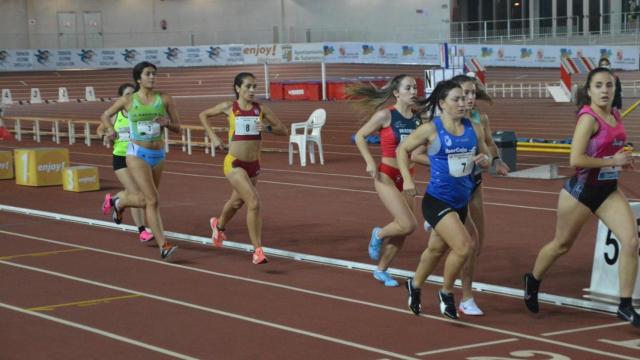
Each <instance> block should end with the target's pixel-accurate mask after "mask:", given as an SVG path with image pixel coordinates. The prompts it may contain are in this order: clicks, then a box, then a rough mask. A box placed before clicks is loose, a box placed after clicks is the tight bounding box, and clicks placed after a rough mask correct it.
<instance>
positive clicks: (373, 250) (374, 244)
mask: <svg viewBox="0 0 640 360" xmlns="http://www.w3.org/2000/svg"><path fill="white" fill-rule="evenodd" d="M380 230H382V228H379V227H374V228H373V230H372V231H371V240H370V241H369V257H370V258H371V260H379V259H380V250H381V248H382V239H380V238H379V237H378V234H379V233H380Z"/></svg>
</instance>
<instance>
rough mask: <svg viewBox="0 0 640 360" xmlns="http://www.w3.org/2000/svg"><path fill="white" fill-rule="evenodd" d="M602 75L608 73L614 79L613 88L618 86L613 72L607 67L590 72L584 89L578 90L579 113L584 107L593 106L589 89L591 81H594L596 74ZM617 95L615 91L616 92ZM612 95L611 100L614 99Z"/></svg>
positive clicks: (583, 86)
mask: <svg viewBox="0 0 640 360" xmlns="http://www.w3.org/2000/svg"><path fill="white" fill-rule="evenodd" d="M600 73H607V74H609V75H610V76H611V78H613V79H614V80H613V86H614V87H615V86H616V82H615V76H614V75H613V72H612V71H611V70H609V69H607V68H605V67H597V68H595V69H593V70H591V71H590V72H589V75H587V80H585V82H584V85H582V87H581V88H580V90H578V95H577V96H576V98H577V99H576V104H577V105H578V111H580V109H581V108H582V107H583V106H584V105H591V97H590V96H589V87H591V80H593V77H594V76H595V75H596V74H600ZM614 94H615V91H614ZM614 94H611V95H612V96H611V98H613V95H614Z"/></svg>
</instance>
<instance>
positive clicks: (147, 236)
mask: <svg viewBox="0 0 640 360" xmlns="http://www.w3.org/2000/svg"><path fill="white" fill-rule="evenodd" d="M153 239H154V236H153V233H152V232H151V230H149V229H144V230H143V231H142V232H141V233H140V242H147V241H151V240H153Z"/></svg>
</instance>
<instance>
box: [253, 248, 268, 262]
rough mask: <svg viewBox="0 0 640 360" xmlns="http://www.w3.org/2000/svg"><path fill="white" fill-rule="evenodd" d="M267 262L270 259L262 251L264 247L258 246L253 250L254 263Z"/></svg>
mask: <svg viewBox="0 0 640 360" xmlns="http://www.w3.org/2000/svg"><path fill="white" fill-rule="evenodd" d="M267 262H269V259H267V257H266V256H264V251H262V248H261V247H259V248H256V250H255V251H254V252H253V263H254V264H256V265H258V264H266V263H267Z"/></svg>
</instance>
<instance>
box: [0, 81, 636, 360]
mask: <svg viewBox="0 0 640 360" xmlns="http://www.w3.org/2000/svg"><path fill="white" fill-rule="evenodd" d="M228 82H229V78H227V79H225V84H226V83H228ZM214 101H216V102H217V101H218V99H207V100H203V99H200V100H198V99H196V100H193V99H181V100H179V106H180V113H181V115H182V117H183V119H184V122H187V123H188V122H194V120H195V118H194V117H193V116H194V115H195V114H197V112H199V111H200V110H201V109H202V108H204V107H205V106H208V105H210V104H212V103H214ZM105 105H106V104H67V105H60V104H58V105H42V106H29V107H27V106H24V107H17V106H16V107H12V108H11V112H13V113H14V114H16V113H21V114H27V113H28V114H30V115H31V114H41V115H42V114H45V113H48V114H49V115H54V114H55V116H61V115H63V114H64V115H69V116H73V117H76V116H77V117H79V118H87V117H92V118H96V116H97V115H98V114H99V113H100V111H102V109H104V106H105ZM270 105H271V106H272V107H273V108H274V110H275V112H276V113H277V114H278V115H279V116H280V117H281V118H282V119H283V120H284V121H285V122H286V123H287V124H288V123H290V122H292V121H301V120H303V119H304V118H306V116H307V114H309V113H310V112H311V110H313V109H314V108H316V107H320V106H322V107H325V108H326V109H327V110H328V113H329V117H328V123H327V126H326V128H325V130H323V131H324V132H325V134H324V135H323V136H325V138H324V139H323V140H324V143H325V160H326V165H324V166H320V165H310V166H307V167H306V168H300V167H299V166H297V165H296V164H294V166H289V165H288V164H287V159H286V157H287V154H286V153H266V154H265V155H264V156H263V173H262V174H261V176H260V183H259V190H260V195H261V198H262V201H263V207H262V209H263V215H264V231H263V233H264V243H265V246H268V247H272V248H279V249H286V250H290V251H296V252H302V253H308V254H315V255H322V256H328V257H333V258H340V259H347V260H353V261H359V262H370V261H369V260H368V258H367V256H366V245H367V242H368V237H369V231H370V229H371V227H372V226H374V225H376V224H382V223H385V222H386V221H388V220H389V215H388V214H387V213H386V211H385V209H384V208H383V206H382V204H381V203H380V201H379V199H378V197H377V195H376V194H375V193H374V191H373V186H372V185H373V184H372V182H371V180H370V179H369V178H367V177H366V176H365V175H366V174H365V173H364V165H363V163H362V160H361V159H360V157H359V156H358V155H357V150H356V149H355V147H354V146H353V145H351V144H350V143H349V139H350V136H351V134H352V133H353V132H355V129H356V128H357V120H356V118H357V115H356V114H354V112H353V111H352V110H351V109H350V108H349V107H348V106H347V105H345V104H344V103H305V102H301V103H288V102H274V103H271V104H270ZM486 108H487V110H488V111H489V114H490V116H491V119H492V123H493V127H494V129H515V130H516V131H517V133H518V135H519V136H530V137H547V138H561V137H564V136H567V135H569V134H570V131H571V128H572V125H573V120H572V113H573V111H574V109H573V108H572V107H569V106H557V105H554V104H552V103H550V102H549V101H533V102H532V101H516V102H514V101H502V100H501V101H498V102H497V104H496V105H494V106H493V107H486ZM70 112H73V113H70ZM637 117H638V115H634V117H633V118H631V119H634V118H635V119H637ZM220 124H222V122H220ZM626 126H627V129H628V130H629V132H630V134H631V136H632V141H633V138H634V137H635V138H637V137H638V136H639V135H640V132H639V131H638V127H637V125H635V124H634V121H633V120H631V121H628V122H627V125H626ZM525 134H527V135H525ZM528 134H530V135H528ZM636 141H638V139H636ZM45 144H46V146H50V145H52V143H50V142H49V140H45V143H44V144H41V145H45ZM35 145H36V144H33V143H32V142H30V141H25V142H22V143H15V142H9V143H7V142H5V143H0V149H3V150H4V149H12V148H15V147H28V146H35ZM265 146H267V147H281V148H284V147H285V146H286V139H283V138H277V137H275V136H273V137H267V138H266V139H265ZM69 148H70V151H71V160H72V163H74V164H93V165H95V166H98V167H99V168H100V177H101V182H102V190H103V191H102V192H96V193H81V194H76V193H68V192H64V191H62V190H61V189H60V188H59V187H48V188H29V187H21V186H17V185H15V184H14V183H13V181H12V180H5V181H2V182H1V183H0V184H1V186H0V199H1V200H0V203H2V204H5V205H13V206H20V207H26V208H35V209H41V210H46V211H51V212H59V213H64V214H71V215H77V216H82V217H89V218H96V219H103V217H102V216H101V214H100V213H99V209H98V208H99V204H100V203H101V199H102V196H103V194H104V192H105V191H115V190H116V189H117V188H118V183H117V181H116V179H115V177H114V175H113V172H112V171H111V165H110V163H111V158H110V155H109V153H108V150H106V149H104V148H102V147H99V146H95V145H94V146H93V147H91V148H88V147H85V146H84V145H78V144H76V145H73V146H70V147H69ZM519 161H520V163H521V164H524V165H523V166H526V164H530V165H532V164H548V163H552V162H553V163H558V164H560V165H562V166H565V167H563V168H561V170H562V172H564V173H567V172H568V171H569V169H567V168H566V165H567V161H566V156H549V155H546V156H540V155H525V154H521V156H520V157H519ZM221 164H222V156H217V157H215V158H211V157H209V156H208V155H205V154H203V153H201V152H196V153H195V154H194V155H193V156H188V155H186V154H184V153H182V152H180V151H179V150H178V149H172V150H171V152H170V153H169V160H168V164H167V168H166V172H165V174H164V176H163V179H162V185H161V188H160V191H161V206H162V214H163V219H164V223H165V226H166V229H167V230H170V231H176V232H181V233H189V234H194V235H200V236H208V235H209V233H210V230H209V227H208V222H207V220H208V218H209V217H210V216H212V215H214V214H217V213H218V212H219V211H220V209H221V206H222V204H223V202H224V201H225V200H226V198H227V197H228V195H229V192H230V186H229V185H228V182H227V181H226V179H224V177H223V175H222V167H221ZM426 177H427V176H426V169H420V171H419V172H418V174H417V179H420V180H424V179H426ZM638 180H639V179H638V174H637V172H632V173H626V174H625V175H624V178H623V180H622V182H621V188H622V189H623V191H624V192H625V193H626V194H627V196H628V197H630V198H634V199H638V198H640V193H639V191H638V189H637V186H636V184H637V183H638ZM561 183H562V182H561V181H560V180H557V181H543V180H539V181H532V180H515V179H503V178H492V177H488V176H487V177H485V185H484V191H485V201H486V212H487V215H488V216H487V217H488V219H487V240H486V246H485V248H484V249H483V253H482V255H481V257H480V259H479V265H478V276H477V279H476V280H477V281H480V282H485V283H491V284H497V285H503V286H509V287H514V288H520V286H521V275H522V274H523V273H524V272H526V271H528V270H529V269H530V268H531V266H532V264H533V260H534V256H535V254H536V253H537V251H538V249H539V248H540V246H541V245H542V244H543V243H545V242H546V241H548V240H549V239H550V237H551V236H552V235H553V226H554V222H555V205H556V201H557V193H558V191H559V189H560V188H561ZM424 184H425V183H424V181H421V182H420V183H419V185H420V186H422V187H424ZM127 220H129V219H126V220H125V221H127ZM227 234H228V236H229V238H230V240H232V241H237V242H244V243H248V234H247V231H246V228H245V225H244V212H241V213H239V214H238V215H237V216H236V218H235V219H234V220H233V221H232V222H231V223H230V224H229V226H228V231H227ZM594 238H595V221H591V222H590V223H589V224H588V225H587V226H586V227H585V229H584V231H583V232H582V234H581V237H580V239H579V240H578V244H576V246H575V247H574V249H573V250H572V252H571V253H570V254H568V255H567V256H566V257H565V258H563V259H562V260H560V261H559V262H558V263H557V264H556V266H555V267H554V268H553V269H551V271H550V273H549V274H548V277H547V280H545V283H544V286H543V291H545V292H548V293H553V294H558V295H565V296H570V297H580V296H581V295H582V289H583V288H585V287H588V285H589V284H588V283H589V277H590V270H591V260H592V258H593V248H594ZM0 244H2V245H3V246H2V248H1V250H0V303H3V304H10V305H13V306H16V307H19V308H25V309H28V308H32V307H40V306H54V305H58V304H68V303H75V302H79V301H85V300H97V299H105V298H113V297H120V298H116V299H112V300H111V301H109V302H106V301H97V302H96V303H95V304H94V305H93V306H74V305H67V306H60V307H55V308H54V309H50V310H48V311H42V310H40V311H37V312H38V313H44V314H48V315H50V316H54V317H56V318H60V319H65V320H68V321H72V322H75V323H80V324H84V325H86V326H90V327H93V328H98V329H101V330H103V331H107V332H110V333H115V334H118V335H120V336H123V337H126V338H130V339H135V340H137V341H139V342H142V343H145V344H150V345H152V346H155V347H162V348H165V349H169V350H171V351H174V352H177V353H180V354H185V355H188V356H192V357H196V358H216V359H217V358H224V359H229V358H234V359H245V358H249V357H254V358H261V359H275V358H292V359H295V358H309V359H312V358H318V359H328V358H335V359H382V358H388V359H393V358H400V357H401V356H406V357H411V358H420V359H443V358H446V359H465V358H472V357H478V359H479V357H482V356H488V357H489V358H491V359H493V358H496V357H501V358H511V359H519V358H525V357H526V356H525V355H523V354H520V355H519V354H518V353H512V352H514V351H518V350H538V351H546V352H550V353H555V354H562V355H563V356H566V357H568V358H570V359H603V358H628V359H633V358H638V357H640V353H639V350H638V348H637V346H636V347H633V346H631V348H629V347H623V346H621V345H614V344H612V343H611V341H614V342H621V341H632V340H634V339H637V337H638V336H637V331H635V330H634V329H631V328H630V326H628V325H626V324H623V323H621V322H618V321H617V320H616V319H614V318H613V317H612V316H610V315H605V314H598V313H593V312H586V311H582V310H574V309H568V308H561V307H557V306H554V305H549V304H543V305H542V312H541V314H540V315H537V316H532V315H529V314H528V313H527V312H526V310H525V309H524V306H523V304H522V301H521V300H520V299H514V298H508V297H504V296H498V295H491V294H486V293H479V294H477V295H476V298H477V300H478V303H479V304H480V305H481V306H482V308H483V309H484V310H485V312H486V313H487V316H485V317H483V318H470V317H464V318H463V319H462V320H461V321H458V322H449V321H446V320H444V319H443V318H442V317H441V316H440V315H439V314H438V309H437V302H436V289H437V287H436V286H434V285H428V286H425V287H424V288H423V305H424V312H425V314H426V316H423V317H420V318H417V317H415V316H412V315H410V314H409V312H408V310H406V295H405V291H404V290H403V289H388V288H384V287H382V286H380V285H379V284H378V283H377V282H376V281H375V280H373V279H372V278H371V275H370V274H368V273H364V272H358V271H351V270H347V269H341V268H333V267H328V266H323V265H317V264H311V263H301V262H297V261H292V260H286V259H281V258H276V257H272V258H271V260H272V261H271V262H270V263H269V264H267V265H264V266H254V265H252V264H251V262H250V255H249V254H247V253H243V252H240V251H235V250H228V249H223V250H214V249H212V248H210V247H207V246H204V245H196V244H190V243H188V244H181V249H180V251H179V252H178V253H177V255H176V257H175V261H174V264H173V265H172V264H166V263H161V262H159V261H156V259H158V252H157V249H156V248H155V247H150V246H145V245H141V244H139V243H138V241H137V240H136V239H135V236H133V235H132V234H131V233H125V232H121V231H114V230H108V229H102V228H96V227H91V226H87V225H79V224H70V223H66V222H65V223H63V222H59V221H50V220H43V219H40V218H35V217H29V216H24V215H15V214H8V213H4V212H1V213H0ZM425 244H426V235H425V234H424V233H423V232H422V231H416V233H414V234H413V235H412V236H411V237H410V238H409V240H408V242H407V245H406V247H405V248H404V249H403V250H402V252H401V253H400V254H399V256H398V258H397V260H396V261H395V262H394V264H393V266H394V267H396V268H400V269H407V270H413V269H414V268H415V266H416V264H417V260H418V256H419V254H420V252H421V251H422V249H423V248H424V246H425ZM74 249H78V250H74ZM66 250H74V251H66ZM34 253H48V254H41V255H40V256H22V255H25V254H34ZM16 264H17V265H16ZM18 265H21V266H29V267H30V268H25V267H17V266H18ZM43 270H46V271H49V272H42V271H43ZM437 273H440V270H438V271H437ZM61 274H66V275H67V276H74V277H78V278H82V279H85V280H81V279H75V278H69V277H66V278H64V277H61V276H62V275H61ZM88 281H93V283H89V282H88ZM96 282H97V283H96ZM107 285H108V287H106V286H107ZM457 295H458V298H459V294H457ZM123 296H128V297H125V298H121V297H123ZM0 316H1V318H2V319H3V321H2V322H1V323H0V338H2V339H3V341H2V344H3V346H2V347H3V353H5V354H8V356H9V358H29V359H33V358H46V359H68V358H88V357H91V358H127V359H132V358H139V359H147V358H154V359H155V358H161V357H162V356H163V355H161V354H160V353H158V352H157V351H158V350H157V349H156V348H149V347H144V345H142V344H131V343H125V342H123V341H122V340H123V339H120V340H115V339H112V338H109V337H107V336H105V334H95V333H90V332H87V331H85V330H80V329H77V328H74V327H71V326H69V325H63V324H59V323H55V322H53V321H52V320H50V319H41V318H37V317H34V316H32V315H29V314H24V313H20V312H16V311H15V310H9V309H7V308H6V307H2V306H0ZM241 316H242V317H241ZM256 321H260V322H256ZM274 324H277V325H278V326H280V327H275V326H276V325H274ZM282 326H287V327H288V328H283V327H282ZM591 326H602V327H601V328H594V329H586V330H585V329H584V328H587V327H591ZM571 329H582V331H578V330H573V331H569V332H568V333H564V334H549V333H554V332H557V331H561V330H571ZM303 331H304V332H303ZM320 335H322V336H325V338H319V336H320ZM34 339H38V346H37V347H36V346H34ZM602 339H604V340H609V342H603V341H600V340H602ZM494 341H498V342H497V343H491V342H494ZM348 342H349V343H348ZM483 343H487V344H484V345H480V346H477V347H473V348H468V349H456V347H459V346H465V345H471V344H483ZM439 349H449V350H444V351H443V352H439V353H431V354H422V353H423V352H429V351H431V352H433V351H436V350H439ZM385 351H386V352H389V353H385ZM418 354H420V355H418ZM170 357H171V356H167V358H170ZM533 358H534V359H550V358H552V357H551V355H548V354H547V355H544V354H538V355H537V357H536V356H534V357H533ZM556 358H557V359H561V358H560V357H556ZM562 359H565V358H562Z"/></svg>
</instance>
